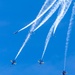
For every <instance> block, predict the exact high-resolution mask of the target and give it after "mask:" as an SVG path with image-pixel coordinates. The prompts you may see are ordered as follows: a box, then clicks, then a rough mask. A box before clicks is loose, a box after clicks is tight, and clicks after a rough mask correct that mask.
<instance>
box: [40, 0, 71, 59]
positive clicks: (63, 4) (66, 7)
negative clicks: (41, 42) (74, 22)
mask: <svg viewBox="0 0 75 75" xmlns="http://www.w3.org/2000/svg"><path fill="white" fill-rule="evenodd" d="M70 4H71V1H69V3H68V6H67V5H66V4H65V2H63V1H62V8H61V12H60V13H59V16H58V17H57V19H56V21H55V22H54V24H53V25H52V27H51V28H50V31H49V33H48V35H47V38H46V42H45V47H44V51H43V54H42V57H41V58H42V59H43V57H44V54H45V51H46V48H47V45H48V43H49V40H50V38H51V34H52V33H53V30H54V28H56V27H57V25H58V24H59V23H58V22H60V21H61V19H62V18H63V17H64V15H65V14H66V12H67V10H68V8H69V6H70ZM62 15H63V16H62Z"/></svg>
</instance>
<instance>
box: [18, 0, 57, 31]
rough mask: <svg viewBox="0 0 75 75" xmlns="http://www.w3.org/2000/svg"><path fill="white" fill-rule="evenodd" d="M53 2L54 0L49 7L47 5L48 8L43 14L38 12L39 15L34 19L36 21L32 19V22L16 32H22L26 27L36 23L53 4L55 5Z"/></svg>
mask: <svg viewBox="0 0 75 75" xmlns="http://www.w3.org/2000/svg"><path fill="white" fill-rule="evenodd" d="M55 1H56V0H54V1H53V2H52V3H51V5H49V6H48V8H47V9H46V10H44V11H43V12H42V10H41V11H40V13H39V14H40V15H39V16H38V17H37V18H36V19H34V20H33V21H32V22H30V23H29V24H28V25H26V26H25V27H23V28H21V29H20V30H18V32H20V31H22V30H24V29H26V28H27V27H29V26H30V25H32V24H34V23H35V22H36V21H38V20H39V19H40V18H41V17H42V16H43V15H44V14H45V13H46V12H47V11H48V10H49V9H50V8H51V7H52V5H53V3H55Z"/></svg>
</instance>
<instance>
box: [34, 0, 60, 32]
mask: <svg viewBox="0 0 75 75" xmlns="http://www.w3.org/2000/svg"><path fill="white" fill-rule="evenodd" d="M53 4H54V3H53ZM60 4H61V1H60V0H59V1H58V2H56V3H55V5H53V7H52V8H51V10H50V12H49V14H47V16H46V17H45V18H44V20H43V21H42V22H41V23H40V24H39V25H38V26H37V27H36V28H35V29H34V31H36V30H37V29H38V28H40V27H41V26H42V25H43V24H44V23H45V22H46V21H47V20H48V19H49V18H50V17H51V16H52V15H53V14H54V12H55V11H56V10H57V9H58V7H59V5H60Z"/></svg>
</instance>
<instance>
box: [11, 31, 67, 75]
mask: <svg viewBox="0 0 75 75" xmlns="http://www.w3.org/2000/svg"><path fill="white" fill-rule="evenodd" d="M17 33H18V31H16V32H14V33H13V34H17ZM38 63H39V64H40V65H41V64H44V61H43V60H42V59H40V60H38ZM11 64H12V65H16V60H11ZM62 75H66V71H63V72H62Z"/></svg>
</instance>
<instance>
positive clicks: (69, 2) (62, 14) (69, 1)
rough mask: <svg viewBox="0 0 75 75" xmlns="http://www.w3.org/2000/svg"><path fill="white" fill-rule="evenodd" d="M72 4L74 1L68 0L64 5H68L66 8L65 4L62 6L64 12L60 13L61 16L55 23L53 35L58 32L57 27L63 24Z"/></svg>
mask: <svg viewBox="0 0 75 75" xmlns="http://www.w3.org/2000/svg"><path fill="white" fill-rule="evenodd" d="M71 2H72V0H68V1H67V0H66V1H65V2H64V3H66V4H65V5H66V6H64V5H63V4H62V6H63V7H62V12H61V13H60V15H59V16H58V17H57V19H56V21H55V22H54V24H53V25H55V27H54V32H53V34H55V31H56V29H57V27H58V25H59V23H60V22H61V20H62V19H63V17H64V16H65V14H66V12H67V11H68V9H69V7H70V5H71ZM64 7H65V9H64Z"/></svg>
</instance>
